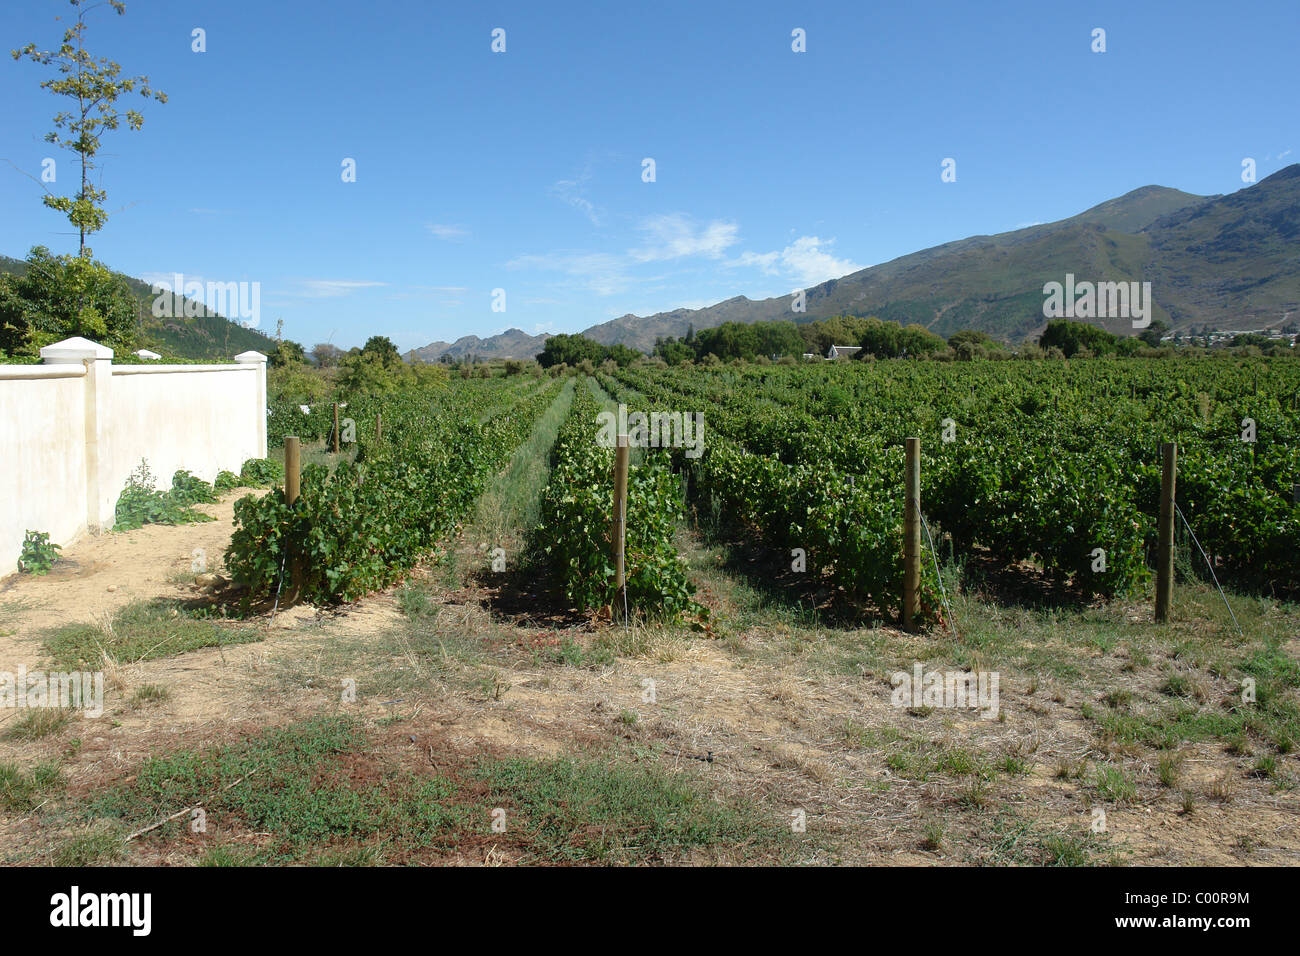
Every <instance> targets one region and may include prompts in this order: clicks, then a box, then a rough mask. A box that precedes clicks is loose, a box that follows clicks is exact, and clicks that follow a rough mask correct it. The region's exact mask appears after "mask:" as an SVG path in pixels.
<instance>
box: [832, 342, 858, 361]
mask: <svg viewBox="0 0 1300 956" xmlns="http://www.w3.org/2000/svg"><path fill="white" fill-rule="evenodd" d="M861 351H862V346H860V345H832V346H831V348H830V351H829V352H827V353H826V357H827V358H828V359H837V358H853V353H854V352H861Z"/></svg>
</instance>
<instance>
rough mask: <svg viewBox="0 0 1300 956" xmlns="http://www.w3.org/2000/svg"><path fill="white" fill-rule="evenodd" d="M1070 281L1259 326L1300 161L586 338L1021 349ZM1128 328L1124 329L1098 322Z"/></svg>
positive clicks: (1129, 198)
mask: <svg viewBox="0 0 1300 956" xmlns="http://www.w3.org/2000/svg"><path fill="white" fill-rule="evenodd" d="M1067 273H1072V274H1073V275H1074V276H1075V277H1076V279H1078V280H1084V279H1090V280H1093V281H1107V282H1118V281H1148V282H1150V283H1151V294H1152V297H1153V298H1154V300H1155V308H1154V316H1155V318H1158V319H1162V320H1164V321H1165V322H1168V323H1169V324H1170V325H1171V326H1172V327H1174V328H1175V329H1181V330H1186V329H1187V328H1189V327H1190V326H1206V325H1209V326H1215V327H1218V328H1220V329H1225V330H1226V329H1245V328H1261V327H1264V326H1267V325H1270V324H1279V323H1281V322H1282V321H1283V319H1284V316H1286V315H1287V314H1288V313H1290V312H1293V311H1298V310H1300V164H1297V165H1292V166H1288V167H1287V168H1285V169H1283V170H1280V171H1279V172H1276V173H1274V174H1273V175H1272V176H1269V177H1268V178H1267V179H1264V180H1261V181H1260V182H1258V183H1256V184H1255V185H1253V186H1249V187H1247V188H1245V189H1242V190H1240V191H1238V192H1235V193H1232V194H1230V195H1226V196H1195V195H1192V194H1191V193H1185V192H1180V191H1179V190H1177V189H1169V188H1167V187H1164V186H1143V187H1142V188H1140V189H1135V190H1133V191H1132V192H1129V193H1125V194H1124V195H1123V196H1120V197H1118V198H1115V199H1111V200H1108V201H1106V202H1103V203H1101V204H1100V205H1097V206H1094V207H1092V208H1091V209H1088V210H1086V211H1084V212H1082V213H1080V214H1078V215H1077V216H1072V217H1071V218H1069V219H1062V220H1060V221H1058V222H1052V223H1046V224H1041V225H1035V226H1030V227H1028V228H1025V229H1017V230H1015V231H1013V232H1004V233H999V234H998V235H993V236H972V237H970V238H968V239H960V240H957V241H954V242H948V243H944V244H943V245H940V246H935V247H933V248H930V249H924V250H922V251H920V252H914V253H911V254H910V255H906V256H902V257H901V258H898V259H894V260H893V261H891V262H886V263H883V264H881V265H877V266H872V267H870V268H867V269H863V270H861V271H859V272H854V273H852V274H850V275H847V276H843V277H841V278H839V279H831V280H829V281H827V282H822V283H819V284H818V285H815V286H813V287H811V288H809V289H808V290H807V294H806V300H807V301H806V307H807V311H806V312H804V313H802V314H794V313H792V312H791V311H790V302H791V300H790V296H788V295H786V296H779V297H777V298H772V299H763V300H758V301H755V300H752V299H748V298H745V297H744V296H737V297H735V298H732V299H727V300H726V301H725V302H719V303H718V304H717V305H712V306H708V307H706V308H702V309H676V310H674V311H671V312H660V313H656V314H655V315H651V316H646V317H641V316H636V315H625V316H622V317H621V318H617V319H613V320H611V321H609V322H604V323H601V324H600V325H595V326H592V327H591V328H589V329H587V330H586V331H585V332H583V334H584V335H586V336H587V337H589V338H592V339H595V340H596V341H597V342H601V343H603V344H605V345H613V344H615V343H620V342H621V343H622V344H624V345H628V346H631V347H633V348H638V349H641V350H643V351H650V350H651V349H652V348H653V347H654V342H655V339H656V338H657V337H659V336H667V335H673V336H678V337H680V336H682V335H685V334H686V332H687V330H688V328H689V327H690V326H692V325H693V326H694V327H695V328H696V329H704V328H712V327H714V326H717V325H721V324H722V323H723V322H757V321H770V320H779V319H794V320H795V321H800V322H807V321H811V320H813V319H824V318H828V317H830V316H832V315H858V316H865V315H875V316H879V317H880V318H882V319H892V320H894V321H897V322H901V323H904V324H908V323H912V322H917V323H920V324H921V325H924V326H926V327H928V328H930V329H931V330H933V331H934V332H937V333H938V334H940V335H943V336H948V335H951V334H952V333H953V332H956V331H958V330H960V329H963V328H970V329H979V330H982V331H984V332H988V333H989V334H990V335H994V336H997V337H1000V338H1003V339H1006V340H1008V341H1012V342H1018V341H1021V340H1023V339H1024V338H1026V337H1027V336H1030V335H1033V334H1036V333H1037V332H1038V331H1040V330H1041V329H1042V328H1043V326H1044V325H1045V324H1046V320H1045V319H1044V318H1043V300H1044V296H1043V285H1044V284H1045V283H1047V282H1064V281H1065V276H1066V274H1067ZM1094 321H1097V322H1099V324H1102V325H1105V326H1106V327H1107V328H1108V329H1110V331H1112V332H1118V333H1123V332H1126V331H1127V332H1129V333H1130V334H1131V332H1132V326H1131V323H1130V322H1129V320H1127V319H1115V320H1094Z"/></svg>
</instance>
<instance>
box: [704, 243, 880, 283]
mask: <svg viewBox="0 0 1300 956" xmlns="http://www.w3.org/2000/svg"><path fill="white" fill-rule="evenodd" d="M834 244H835V240H834V239H820V238H818V237H817V236H800V237H799V238H798V239H796V240H795V241H794V242H792V243H791V244H790V245H788V246H786V247H785V248H784V249H782V250H781V251H780V252H745V253H742V254H741V255H740V256H739V257H737V258H735V259H732V260H730V261H728V263H727V265H730V266H748V267H751V268H758V269H761V270H762V271H763V272H765V273H767V274H769V275H783V276H789V277H790V278H792V279H794V280H795V281H797V282H801V283H803V285H805V286H809V285H815V284H816V283H818V282H825V281H826V280H827V279H838V278H839V277H840V276H843V275H848V274H849V273H850V272H857V271H858V270H859V269H863V268H865V267H864V266H860V265H858V264H857V263H856V262H853V261H852V260H850V259H837V258H836V257H835V256H833V255H831V254H830V252H829V251H827V247H829V246H832V245H834Z"/></svg>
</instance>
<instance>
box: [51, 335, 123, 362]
mask: <svg viewBox="0 0 1300 956" xmlns="http://www.w3.org/2000/svg"><path fill="white" fill-rule="evenodd" d="M112 358H113V350H112V349H110V348H108V346H105V345H100V344H98V343H97V342H92V341H90V339H83V338H82V337H81V336H79V335H76V336H73V337H72V338H70V339H64V340H63V341H62V342H55V343H54V344H53V345H46V346H45V347H44V348H42V349H41V361H42V362H45V363H47V364H50V365H67V364H71V363H73V362H84V361H85V360H86V359H93V360H95V361H108V360H111V359H112Z"/></svg>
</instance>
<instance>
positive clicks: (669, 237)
mask: <svg viewBox="0 0 1300 956" xmlns="http://www.w3.org/2000/svg"><path fill="white" fill-rule="evenodd" d="M739 232H740V229H739V227H738V226H737V225H736V224H735V223H734V222H725V221H723V220H721V219H715V220H713V221H712V222H709V223H705V224H697V223H696V222H695V221H694V220H693V219H691V217H690V216H687V215H686V214H685V213H680V212H676V213H668V214H665V215H659V216H650V217H649V218H647V219H644V220H642V222H641V233H642V235H643V236H644V237H645V240H646V241H645V245H643V246H641V247H640V248H638V249H633V250H631V251H630V252H629V253H628V255H630V256H631V257H632V258H633V259H635V260H636V261H637V262H659V261H663V260H667V259H681V258H684V257H687V256H704V257H705V258H708V259H720V258H722V254H723V253H724V252H726V250H727V249H728V248H729V247H731V246H734V245H735V244H736V242H737V241H739V238H740V236H739Z"/></svg>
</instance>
